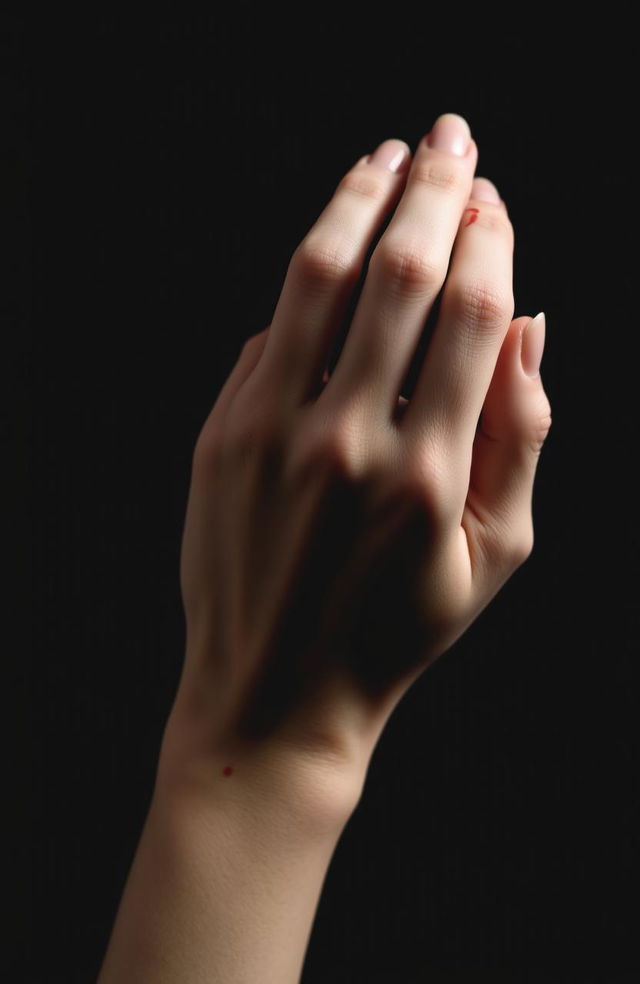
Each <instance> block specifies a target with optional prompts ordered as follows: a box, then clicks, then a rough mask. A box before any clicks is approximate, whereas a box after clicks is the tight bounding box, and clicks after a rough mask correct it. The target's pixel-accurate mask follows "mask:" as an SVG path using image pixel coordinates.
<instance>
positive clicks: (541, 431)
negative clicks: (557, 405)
mask: <svg viewBox="0 0 640 984" xmlns="http://www.w3.org/2000/svg"><path fill="white" fill-rule="evenodd" d="M551 424H552V417H551V407H550V406H549V402H548V401H546V402H545V405H543V407H542V408H541V410H540V411H539V412H538V413H537V414H536V416H535V417H534V420H533V424H532V426H531V428H530V431H529V434H528V436H527V444H528V446H529V448H530V450H531V451H532V452H533V454H534V455H535V456H536V457H538V456H539V455H540V452H541V451H542V448H543V446H544V443H545V441H546V439H547V437H548V435H549V431H550V430H551Z"/></svg>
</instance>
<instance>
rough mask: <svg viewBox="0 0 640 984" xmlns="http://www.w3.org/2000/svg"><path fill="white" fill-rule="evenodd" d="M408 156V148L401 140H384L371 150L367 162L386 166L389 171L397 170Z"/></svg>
mask: <svg viewBox="0 0 640 984" xmlns="http://www.w3.org/2000/svg"><path fill="white" fill-rule="evenodd" d="M408 157H409V148H408V147H407V145H406V144H404V143H403V142H402V141H401V140H385V141H383V143H381V144H380V146H379V147H378V149H377V150H376V151H374V152H373V154H372V155H371V159H370V160H369V164H377V165H378V167H386V168H387V169H388V170H389V171H399V170H400V169H401V167H402V165H403V164H404V163H405V161H406V160H407V159H408Z"/></svg>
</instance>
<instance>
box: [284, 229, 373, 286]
mask: <svg viewBox="0 0 640 984" xmlns="http://www.w3.org/2000/svg"><path fill="white" fill-rule="evenodd" d="M293 266H294V267H295V272H296V274H297V276H298V277H299V278H300V279H301V280H302V281H303V282H304V283H305V284H311V285H313V286H316V285H319V286H321V287H322V286H328V287H330V286H332V285H334V284H337V283H343V282H344V281H355V280H356V279H357V277H358V273H359V267H358V264H357V263H356V262H355V259H354V257H352V256H349V254H348V252H347V251H345V249H344V246H343V244H342V243H341V242H340V241H339V240H336V239H334V238H329V237H327V236H323V237H322V238H320V237H319V236H314V237H311V236H305V238H304V239H303V240H302V242H301V243H300V245H299V246H298V248H297V249H296V251H295V253H294V254H293Z"/></svg>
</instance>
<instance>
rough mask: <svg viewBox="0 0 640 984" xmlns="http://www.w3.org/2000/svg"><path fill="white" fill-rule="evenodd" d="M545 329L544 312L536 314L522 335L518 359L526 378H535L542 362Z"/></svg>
mask: <svg viewBox="0 0 640 984" xmlns="http://www.w3.org/2000/svg"><path fill="white" fill-rule="evenodd" d="M545 329H546V318H545V315H544V311H541V312H540V314H536V316H535V318H533V319H532V320H531V321H530V322H529V324H528V325H527V326H526V327H525V329H524V331H523V333H522V347H521V349H520V357H521V359H522V368H523V370H524V371H525V373H526V374H527V376H531V377H534V376H537V375H538V371H539V369H540V363H541V362H542V353H543V351H544V336H545Z"/></svg>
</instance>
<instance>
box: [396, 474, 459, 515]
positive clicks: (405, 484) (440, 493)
mask: <svg viewBox="0 0 640 984" xmlns="http://www.w3.org/2000/svg"><path fill="white" fill-rule="evenodd" d="M394 495H395V497H398V498H399V499H400V500H401V502H402V504H403V507H405V508H407V509H408V510H409V511H410V513H412V514H414V515H415V514H416V513H419V514H420V515H421V517H422V518H423V520H426V521H427V524H428V527H429V529H431V530H437V529H438V530H439V529H442V528H443V527H445V526H447V525H448V523H449V520H450V518H451V496H450V495H449V494H448V491H447V483H446V481H445V479H444V476H443V474H442V472H441V471H440V470H439V469H438V468H437V467H435V466H433V465H432V464H430V463H428V462H426V461H425V462H424V464H422V465H420V463H419V462H418V463H414V464H413V465H412V466H411V467H410V468H408V469H405V470H404V471H403V473H402V474H401V476H399V477H398V478H397V479H396V481H395V483H394Z"/></svg>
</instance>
